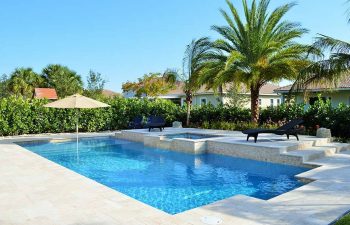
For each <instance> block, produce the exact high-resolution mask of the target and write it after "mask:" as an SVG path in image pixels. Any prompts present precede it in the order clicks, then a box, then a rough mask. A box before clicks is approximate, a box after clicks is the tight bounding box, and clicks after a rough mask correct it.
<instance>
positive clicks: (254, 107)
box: [250, 85, 260, 123]
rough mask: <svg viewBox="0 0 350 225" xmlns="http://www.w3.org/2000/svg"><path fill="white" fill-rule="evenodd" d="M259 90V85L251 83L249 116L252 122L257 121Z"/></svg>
mask: <svg viewBox="0 0 350 225" xmlns="http://www.w3.org/2000/svg"><path fill="white" fill-rule="evenodd" d="M259 92H260V87H259V86H254V85H252V86H251V87H250V96H251V99H250V106H251V113H252V115H251V118H252V122H253V123H258V122H259Z"/></svg>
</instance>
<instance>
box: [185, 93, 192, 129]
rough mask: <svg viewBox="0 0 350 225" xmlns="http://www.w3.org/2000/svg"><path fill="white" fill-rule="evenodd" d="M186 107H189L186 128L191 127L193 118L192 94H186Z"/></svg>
mask: <svg viewBox="0 0 350 225" xmlns="http://www.w3.org/2000/svg"><path fill="white" fill-rule="evenodd" d="M186 105H187V116H186V126H187V127H188V126H190V117H191V105H192V92H191V91H188V92H186Z"/></svg>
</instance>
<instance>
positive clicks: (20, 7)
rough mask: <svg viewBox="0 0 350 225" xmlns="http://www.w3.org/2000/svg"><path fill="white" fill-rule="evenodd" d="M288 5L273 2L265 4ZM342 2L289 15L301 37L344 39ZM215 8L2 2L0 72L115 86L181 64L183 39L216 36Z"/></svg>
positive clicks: (204, 3) (322, 0)
mask: <svg viewBox="0 0 350 225" xmlns="http://www.w3.org/2000/svg"><path fill="white" fill-rule="evenodd" d="M232 2H233V3H234V4H235V5H237V6H240V5H241V0H232ZM288 2H290V1H288V0H271V7H276V6H278V5H281V4H284V3H288ZM345 2H346V0H317V1H316V0H299V1H297V3H298V5H297V6H296V7H295V8H293V9H292V11H291V12H290V13H289V14H288V16H287V19H288V20H291V21H297V22H300V23H301V24H302V25H303V27H305V28H307V29H309V30H310V32H309V34H308V35H306V36H305V37H303V38H302V40H301V42H304V43H310V42H311V41H312V40H313V37H314V36H315V35H316V34H317V33H322V34H327V35H330V36H333V37H336V38H341V39H343V40H349V39H348V37H350V25H349V24H347V21H346V18H347V16H346V11H347V8H348V6H347V5H346V3H345ZM349 6H350V4H349ZM220 8H224V9H226V4H225V1H224V0H175V1H167V0H124V1H121V0H60V1H57V0H30V1H28V0H1V1H0V55H1V57H0V74H3V73H6V74H9V73H11V72H12V71H13V70H14V68H16V67H32V68H34V70H35V71H37V72H40V71H41V69H42V68H43V67H45V66H46V65H47V64H51V63H59V64H63V65H66V66H68V67H70V68H71V69H73V70H75V71H77V72H78V73H79V74H80V75H82V77H83V78H84V79H85V77H86V75H87V74H88V71H89V70H90V69H92V70H95V71H98V72H100V73H101V74H103V76H104V77H105V78H106V79H107V80H108V83H107V84H106V87H107V88H108V89H111V90H114V91H121V84H122V83H123V82H125V81H127V80H135V79H137V78H138V77H140V76H142V75H143V74H145V73H148V72H162V71H164V70H165V69H167V68H181V62H182V57H183V52H184V49H185V46H186V44H188V43H189V42H190V41H191V40H192V39H193V38H199V37H202V36H210V37H212V38H215V37H217V35H216V34H215V33H214V32H213V31H211V30H210V26H211V25H214V24H215V25H223V24H224V21H223V19H222V17H221V15H220V13H219V9H220Z"/></svg>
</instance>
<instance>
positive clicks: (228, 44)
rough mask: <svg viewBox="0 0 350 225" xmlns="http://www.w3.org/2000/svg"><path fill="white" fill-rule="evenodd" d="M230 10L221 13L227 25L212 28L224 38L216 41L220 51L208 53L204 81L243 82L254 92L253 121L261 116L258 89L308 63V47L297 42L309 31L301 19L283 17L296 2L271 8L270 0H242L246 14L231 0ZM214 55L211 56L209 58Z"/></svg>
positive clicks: (291, 73)
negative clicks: (303, 26) (299, 20)
mask: <svg viewBox="0 0 350 225" xmlns="http://www.w3.org/2000/svg"><path fill="white" fill-rule="evenodd" d="M226 2H227V5H228V7H229V9H230V14H229V13H227V12H226V11H224V10H221V13H222V15H223V17H224V19H225V20H226V22H227V25H226V26H213V27H212V29H213V30H214V31H216V32H217V33H219V34H220V35H221V36H222V38H221V39H219V40H216V41H215V42H214V43H213V46H214V48H216V49H217V50H218V51H219V52H221V53H217V52H215V53H212V54H209V56H207V62H206V63H205V64H207V66H206V69H204V70H203V71H204V72H202V73H203V74H206V75H203V76H204V77H206V78H204V81H203V80H202V81H203V82H205V83H211V84H212V86H214V87H215V86H216V87H219V86H220V85H223V84H226V83H234V84H236V85H240V84H244V85H245V86H246V87H247V88H249V90H250V94H251V112H252V121H253V122H258V120H259V92H260V89H261V87H262V86H263V85H265V84H266V83H267V82H278V81H280V80H281V79H293V78H295V77H297V75H298V73H299V71H300V70H301V69H302V68H304V67H305V66H306V65H308V63H309V62H308V60H306V57H305V52H306V51H307V47H306V46H304V45H301V44H298V43H296V42H295V40H296V39H297V38H300V37H301V36H302V35H303V34H305V33H306V32H307V30H306V29H303V28H302V27H301V26H300V25H299V24H298V23H292V22H288V21H284V20H283V18H284V16H285V14H286V13H287V12H288V11H289V10H290V9H291V8H292V7H293V6H294V4H292V3H291V4H285V5H282V6H280V7H278V8H276V9H275V10H273V11H272V12H271V13H269V12H268V8H269V3H270V1H269V0H261V1H260V2H259V3H257V2H256V1H255V0H253V1H252V4H251V6H250V7H249V6H248V3H247V0H242V4H243V9H244V18H241V17H240V15H239V13H238V10H237V9H236V7H235V6H234V5H233V4H232V3H231V2H230V1H228V0H226ZM210 58H211V59H210Z"/></svg>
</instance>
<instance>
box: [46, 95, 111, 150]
mask: <svg viewBox="0 0 350 225" xmlns="http://www.w3.org/2000/svg"><path fill="white" fill-rule="evenodd" d="M44 107H49V108H58V109H76V112H77V120H76V132H77V143H78V140H79V116H78V109H95V108H104V107H109V105H107V104H105V103H103V102H99V101H96V100H94V99H91V98H88V97H85V96H82V95H80V94H75V95H72V96H69V97H66V98H64V99H60V100H57V101H55V102H51V103H49V104H46V105H44Z"/></svg>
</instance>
